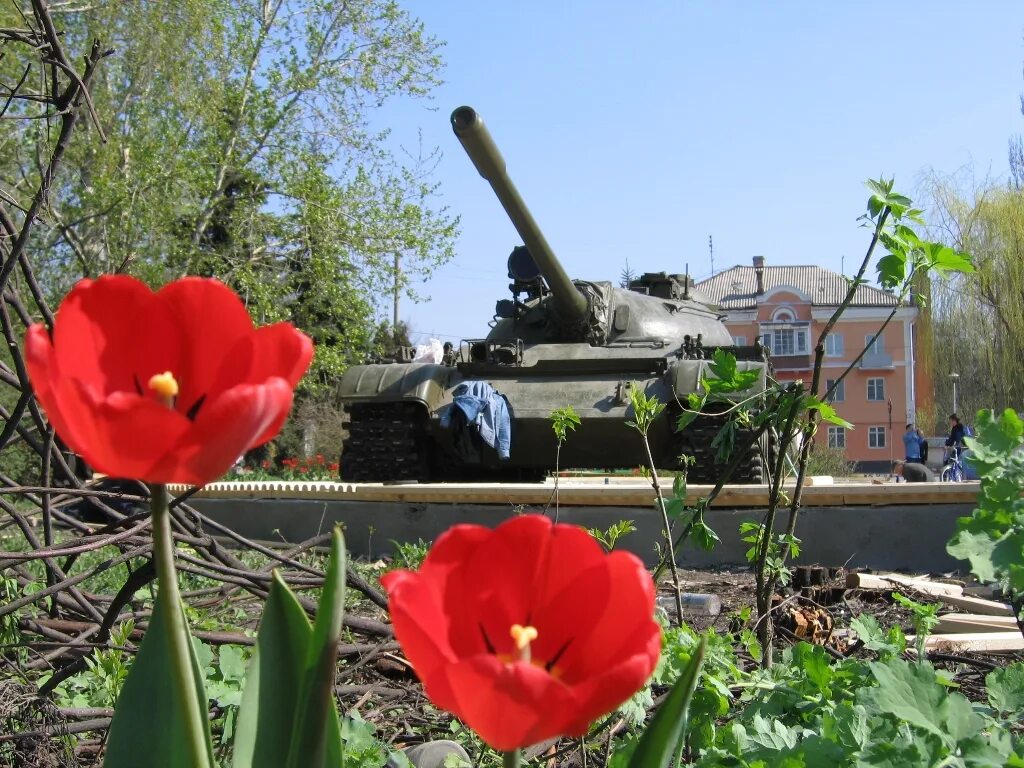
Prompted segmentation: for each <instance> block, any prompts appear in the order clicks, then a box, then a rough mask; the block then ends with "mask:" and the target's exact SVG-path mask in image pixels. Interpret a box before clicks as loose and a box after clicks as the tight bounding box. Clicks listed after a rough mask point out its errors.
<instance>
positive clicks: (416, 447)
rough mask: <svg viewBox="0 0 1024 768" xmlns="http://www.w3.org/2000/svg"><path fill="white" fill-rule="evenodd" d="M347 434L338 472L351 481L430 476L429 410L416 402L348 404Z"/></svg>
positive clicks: (377, 480)
mask: <svg viewBox="0 0 1024 768" xmlns="http://www.w3.org/2000/svg"><path fill="white" fill-rule="evenodd" d="M345 410H346V411H347V413H348V421H347V423H346V425H345V426H346V427H347V428H348V437H347V438H346V439H345V443H344V445H343V446H342V450H341V459H340V461H339V474H340V476H341V479H342V480H343V481H345V482H350V483H383V482H394V481H403V480H404V481H418V482H425V481H428V480H429V479H430V463H429V461H428V455H427V447H428V441H427V440H426V418H427V414H426V411H425V410H424V408H423V406H421V405H419V404H417V403H355V404H353V405H349V406H346V409H345Z"/></svg>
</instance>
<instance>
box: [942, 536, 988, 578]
mask: <svg viewBox="0 0 1024 768" xmlns="http://www.w3.org/2000/svg"><path fill="white" fill-rule="evenodd" d="M996 544H997V540H996V539H993V538H992V537H991V536H989V535H988V534H987V533H984V532H974V531H957V532H956V533H955V534H953V538H951V539H950V540H949V543H948V544H946V551H947V552H948V553H949V554H951V555H952V556H953V557H955V558H957V559H959V560H966V561H967V562H969V563H970V564H971V573H973V574H974V575H975V576H976V577H977V578H978V580H979V581H995V580H996V569H995V564H994V563H993V558H992V553H993V552H995V548H996Z"/></svg>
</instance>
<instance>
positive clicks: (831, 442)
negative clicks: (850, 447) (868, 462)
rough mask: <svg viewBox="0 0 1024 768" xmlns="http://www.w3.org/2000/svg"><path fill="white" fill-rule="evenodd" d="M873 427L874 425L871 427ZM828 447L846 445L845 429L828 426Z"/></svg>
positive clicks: (842, 446)
mask: <svg viewBox="0 0 1024 768" xmlns="http://www.w3.org/2000/svg"><path fill="white" fill-rule="evenodd" d="M872 429H874V427H872ZM828 447H829V448H845V447H846V430H845V429H843V428H842V427H829V428H828Z"/></svg>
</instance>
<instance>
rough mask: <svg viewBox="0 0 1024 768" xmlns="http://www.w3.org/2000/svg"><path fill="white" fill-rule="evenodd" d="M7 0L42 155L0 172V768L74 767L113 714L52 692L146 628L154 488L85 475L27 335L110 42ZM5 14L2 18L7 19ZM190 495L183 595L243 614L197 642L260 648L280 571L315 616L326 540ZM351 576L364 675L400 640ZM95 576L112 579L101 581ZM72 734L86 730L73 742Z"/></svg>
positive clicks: (0, 44) (22, 123)
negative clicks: (43, 238)
mask: <svg viewBox="0 0 1024 768" xmlns="http://www.w3.org/2000/svg"><path fill="white" fill-rule="evenodd" d="M6 1H7V2H9V3H10V6H11V8H12V9H13V16H15V17H16V18H18V19H20V22H19V23H18V24H16V25H12V26H10V27H0V121H2V122H0V126H3V130H2V133H0V142H2V143H4V144H6V145H7V147H8V148H12V147H13V148H16V149H17V151H30V152H33V153H34V154H35V157H36V162H35V164H34V165H35V168H36V169H37V173H36V175H35V176H34V177H33V178H25V177H22V178H19V179H6V178H2V177H0V296H2V301H0V332H2V333H3V336H4V340H5V342H6V343H5V345H4V349H3V351H2V352H0V544H2V547H0V669H3V672H2V673H0V731H2V732H0V764H9V763H8V761H11V763H13V764H18V765H58V764H59V765H73V764H79V763H78V761H79V759H82V760H84V761H86V762H89V761H90V759H91V758H95V757H96V756H97V755H98V754H99V753H100V752H101V750H102V742H103V738H104V732H105V729H106V727H107V725H108V724H109V722H110V716H111V710H110V708H109V707H96V706H91V707H75V706H64V707H59V706H57V705H56V704H55V703H54V700H53V698H52V696H53V694H54V692H55V691H56V690H57V689H58V688H59V687H60V686H61V684H62V683H65V681H68V680H69V679H71V678H72V677H73V676H75V675H76V674H77V673H80V672H83V671H84V670H87V669H89V668H90V667H95V666H96V665H98V664H101V662H100V661H98V658H99V657H100V656H101V655H102V654H104V653H107V654H109V653H125V654H131V653H133V652H134V650H135V647H136V646H137V644H138V641H139V639H140V638H141V636H142V633H143V632H144V631H145V626H146V623H147V620H148V618H149V614H150V610H151V603H150V602H147V600H146V599H145V596H146V594H147V592H148V590H149V588H150V586H151V582H153V580H154V578H155V575H154V568H153V565H152V561H151V552H152V539H151V537H150V532H149V517H148V512H146V511H145V508H146V501H147V499H148V489H147V488H146V487H145V486H144V485H142V484H139V483H134V484H127V485H120V486H116V487H113V488H112V487H110V485H109V481H108V484H107V485H96V484H95V483H93V482H92V481H91V478H90V477H89V473H88V472H87V471H86V469H85V468H84V467H82V466H81V463H80V462H79V461H78V460H76V458H75V457H74V456H73V455H72V454H71V453H70V452H68V451H67V450H65V449H64V447H63V446H62V445H61V444H60V441H59V439H58V438H57V437H56V436H55V435H54V431H53V429H52V427H51V426H50V425H49V424H48V422H47V420H46V418H45V416H44V414H43V413H42V412H41V410H40V408H39V407H38V405H37V403H36V402H35V400H34V398H33V396H32V390H31V387H30V384H29V381H28V376H27V373H26V366H25V360H24V358H23V355H22V351H21V343H20V342H21V339H22V338H23V336H24V333H25V329H26V328H27V327H28V326H29V325H30V324H31V323H33V322H35V321H37V320H39V319H41V320H42V321H43V322H44V323H46V324H47V326H48V327H49V328H50V329H51V330H52V327H53V312H52V310H51V309H50V305H49V302H48V296H47V294H46V292H45V290H44V289H43V288H42V287H41V285H40V282H39V281H38V280H37V277H36V272H35V271H34V269H33V264H32V263H30V261H29V259H28V258H27V256H26V253H27V251H26V245H27V243H28V242H29V241H30V238H32V237H33V230H34V227H35V225H36V224H37V223H38V222H39V221H40V220H41V219H43V218H45V216H46V215H47V210H48V199H49V195H50V190H51V187H52V186H53V182H54V180H55V179H56V178H57V177H58V174H59V173H60V172H61V162H62V159H63V157H64V154H65V151H66V149H67V147H68V146H69V144H70V142H71V141H72V137H73V136H77V138H76V141H82V140H94V141H103V140H104V137H103V129H102V120H101V116H99V115H97V114H96V111H95V109H94V108H93V105H92V100H91V99H90V96H89V86H90V82H91V81H92V79H93V75H94V73H95V72H96V71H97V68H98V67H99V66H101V64H102V61H103V59H104V58H105V57H106V56H108V55H110V54H111V53H112V51H110V50H105V49H104V48H103V46H102V45H101V44H100V42H99V41H96V42H93V43H92V45H91V47H90V49H89V51H88V53H87V54H86V55H85V56H84V58H83V59H82V60H81V62H80V63H79V64H78V65H76V64H75V63H73V59H72V57H71V56H70V55H69V54H68V53H67V52H66V51H65V47H64V40H63V39H62V35H61V32H60V30H59V29H58V28H57V26H56V25H55V23H54V19H53V18H52V16H51V14H50V11H49V9H48V7H47V3H46V0H31V1H30V3H29V7H28V8H23V7H22V3H21V2H20V0H6ZM11 17H12V13H7V14H5V15H2V16H0V23H2V21H3V20H4V19H9V18H11ZM12 63H14V64H15V66H13V67H12ZM11 73H14V74H13V79H9V78H8V75H9V74H11ZM86 121H88V124H89V125H90V126H91V127H92V128H94V131H90V132H89V133H88V135H85V136H82V135H79V134H80V133H81V132H78V133H76V128H77V127H80V126H81V125H82V124H83V123H86ZM26 148H28V149H26ZM12 151H14V149H12ZM49 298H52V297H49ZM189 495H190V494H189V493H188V492H186V493H183V494H181V495H180V496H178V498H177V499H176V500H175V501H174V502H173V504H172V507H173V510H172V514H173V525H174V528H175V538H176V542H177V545H178V547H179V552H180V553H181V554H180V557H179V570H180V572H181V573H182V578H183V579H185V580H188V579H191V580H192V581H193V582H194V583H195V584H198V585H201V586H197V587H196V588H194V589H192V590H191V591H186V592H185V593H184V595H183V597H184V598H185V600H186V602H187V605H188V607H189V609H191V610H194V611H196V612H202V611H204V610H205V611H218V612H233V614H234V617H235V620H234V621H233V622H232V624H233V626H235V627H237V628H238V631H217V630H210V629H207V630H206V631H204V630H203V629H202V628H200V629H199V630H198V631H196V633H195V635H196V637H197V638H198V639H199V640H201V641H202V642H204V643H206V644H208V645H210V646H224V645H228V644H231V645H237V646H243V647H244V646H247V645H251V644H252V642H253V639H252V632H251V631H250V630H252V629H253V628H254V627H255V625H256V622H258V619H259V611H258V604H259V602H261V601H260V600H259V599H261V598H263V597H264V596H265V595H266V594H267V589H268V585H269V582H270V579H271V572H272V571H273V570H274V569H277V570H278V571H279V572H280V573H281V575H282V578H284V579H285V581H286V582H288V583H289V584H290V585H291V586H292V587H293V588H294V589H295V590H296V591H297V592H298V593H299V595H300V601H301V602H302V604H303V607H304V608H305V609H306V610H307V612H309V613H313V611H314V610H315V602H314V601H313V600H312V599H311V598H310V597H306V596H302V592H303V590H308V589H315V588H317V587H319V585H321V584H322V583H323V579H324V573H323V570H322V568H321V567H320V564H319V559H318V558H317V556H316V555H314V554H313V550H314V548H315V547H317V546H318V545H321V544H323V543H325V541H326V538H327V536H328V534H325V535H324V536H321V537H316V538H314V539H311V540H309V541H306V542H303V543H302V544H299V545H297V546H293V547H287V548H282V547H276V546H275V547H271V546H264V545H262V544H258V543H256V542H252V541H248V540H246V539H245V538H243V537H241V536H239V535H238V534H236V533H235V532H233V531H231V530H230V529H228V528H225V527H224V526H221V525H219V524H217V523H215V522H213V521H211V520H209V519H207V518H205V517H204V516H203V515H201V514H200V513H199V512H197V511H196V510H195V509H193V508H192V507H191V506H189V505H188V504H187V499H188V496H189ZM348 576H349V578H348V584H349V588H350V590H356V591H358V592H361V593H362V595H363V599H364V603H365V605H366V606H367V610H364V611H362V613H363V614H371V615H358V614H356V615H350V616H348V617H347V618H346V625H347V627H348V629H349V636H348V637H349V639H351V640H352V642H351V643H348V644H347V645H345V646H343V647H342V648H341V649H340V655H341V656H342V657H344V658H349V659H352V658H357V659H362V661H355V663H354V664H353V666H355V667H356V668H358V667H359V666H360V665H363V666H365V665H366V664H367V663H368V662H369V661H371V660H372V659H373V658H375V657H376V656H378V655H380V654H382V653H383V654H386V653H388V652H390V651H393V650H395V648H396V646H394V645H393V644H392V643H391V641H390V637H391V630H390V626H389V625H387V624H385V623H383V622H382V621H381V620H380V618H381V612H380V609H381V608H383V606H384V605H385V600H384V597H383V596H382V595H381V594H380V592H379V591H378V590H377V589H376V588H375V587H373V586H371V585H370V584H369V583H367V582H366V581H365V580H364V579H363V578H361V577H360V575H359V574H358V573H356V572H355V571H353V570H351V569H350V570H349V574H348ZM100 582H103V583H104V584H106V585H108V586H111V585H112V586H111V588H109V589H101V588H98V587H97V586H96V585H97V583H100ZM150 597H151V594H150ZM356 635H359V636H361V637H362V638H363V639H362V640H361V639H360V638H359V637H356ZM406 671H408V670H406ZM371 687H373V686H362V687H360V686H352V685H349V686H342V687H341V689H339V693H347V694H348V695H352V696H357V697H361V698H362V699H363V700H365V699H366V698H367V697H368V695H369V694H368V691H370V688H371ZM349 688H350V689H352V690H347V689H349ZM343 689H344V690H343ZM411 691H412V689H411V687H410V692H411ZM413 695H414V696H418V693H414V694H413ZM111 704H112V702H111ZM215 714H216V713H211V715H212V716H214V715H215ZM69 734H90V735H91V737H90V738H85V739H82V740H78V741H73V742H69V740H68V738H67V736H68V735H69ZM76 755H77V756H76Z"/></svg>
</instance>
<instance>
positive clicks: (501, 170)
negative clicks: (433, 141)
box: [451, 107, 590, 327]
mask: <svg viewBox="0 0 1024 768" xmlns="http://www.w3.org/2000/svg"><path fill="white" fill-rule="evenodd" d="M451 119H452V130H454V131H455V135H456V136H457V137H458V139H459V142H460V143H461V144H462V148H463V149H465V150H466V154H468V155H469V157H470V159H471V160H472V161H473V165H474V166H476V169H477V170H478V171H479V172H480V175H481V176H483V177H484V178H485V179H486V180H487V182H488V183H489V184H490V185H491V189H493V190H494V194H495V196H496V197H497V198H498V200H499V201H500V202H501V205H502V207H503V208H504V209H505V213H507V214H508V217H509V218H510V219H511V220H512V224H513V225H514V226H515V228H516V231H517V232H518V233H519V236H520V237H521V238H523V242H524V243H526V248H527V250H528V251H529V254H530V257H531V258H532V259H533V262H534V264H536V265H537V268H538V269H539V270H540V274H541V275H542V276H543V278H544V282H545V283H547V286H548V288H549V289H550V291H551V294H552V297H553V306H552V309H553V311H554V313H555V315H556V316H557V318H558V321H559V323H560V324H561V325H563V326H567V327H571V326H580V325H585V324H586V320H587V318H588V316H589V314H590V310H589V306H588V302H587V298H586V296H584V295H583V294H582V293H581V292H580V291H579V289H577V288H576V286H575V285H573V282H572V280H570V279H569V275H568V274H567V273H566V271H565V269H563V268H562V265H561V263H560V262H559V261H558V259H557V258H555V252H554V251H553V250H552V249H551V246H550V245H548V241H547V238H545V237H544V233H543V232H542V231H541V229H540V227H538V226H537V222H536V221H535V220H534V218H533V215H532V214H531V213H530V209H529V208H527V207H526V203H524V202H523V198H522V197H520V195H519V190H517V189H516V185H515V184H513V183H512V180H511V179H510V178H509V176H508V172H507V171H506V170H505V159H504V158H503V157H502V156H501V152H499V151H498V147H497V146H496V145H495V143H494V140H493V139H492V138H491V134H490V132H489V131H488V130H487V126H485V125H484V121H483V118H481V117H480V115H478V114H477V112H476V110H475V109H473V108H472V107H459V108H458V109H456V110H455V111H454V112H452V118H451Z"/></svg>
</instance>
